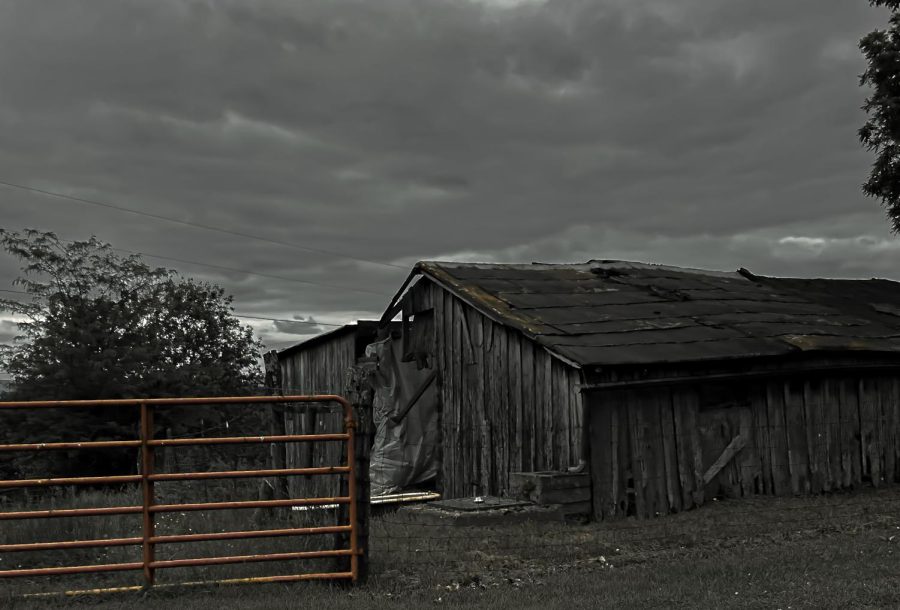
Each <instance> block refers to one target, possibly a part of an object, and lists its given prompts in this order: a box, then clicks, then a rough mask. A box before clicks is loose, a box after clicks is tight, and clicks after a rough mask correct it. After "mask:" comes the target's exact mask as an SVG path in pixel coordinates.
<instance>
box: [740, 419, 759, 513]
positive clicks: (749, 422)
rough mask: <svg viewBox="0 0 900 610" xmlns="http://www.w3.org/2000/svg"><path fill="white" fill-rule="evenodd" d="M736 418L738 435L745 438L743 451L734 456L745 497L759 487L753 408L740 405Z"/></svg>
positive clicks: (742, 492)
mask: <svg viewBox="0 0 900 610" xmlns="http://www.w3.org/2000/svg"><path fill="white" fill-rule="evenodd" d="M738 418H739V421H740V435H741V436H743V437H744V438H745V439H746V440H747V444H746V445H745V446H744V449H743V451H741V452H740V454H738V455H737V456H736V457H735V463H736V464H737V465H738V475H739V477H740V486H741V494H742V495H743V496H744V497H746V496H750V495H752V494H754V493H756V490H757V488H761V487H762V484H761V481H760V459H759V452H758V451H757V449H756V428H755V427H754V423H753V409H752V408H751V407H741V408H740V410H739V414H738Z"/></svg>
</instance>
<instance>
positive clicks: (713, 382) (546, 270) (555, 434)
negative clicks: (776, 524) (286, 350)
mask: <svg viewBox="0 0 900 610" xmlns="http://www.w3.org/2000/svg"><path fill="white" fill-rule="evenodd" d="M397 315H400V316H401V317H402V322H401V329H402V330H401V332H400V333H399V335H400V337H398V338H397V339H394V340H393V341H394V342H395V343H398V344H399V345H398V346H397V348H396V349H395V350H393V352H392V353H396V354H399V355H400V357H401V360H403V361H405V362H407V363H415V367H414V368H415V369H416V370H417V371H418V374H419V375H420V378H421V383H422V384H427V383H432V381H431V380H433V383H434V384H436V386H437V387H436V400H437V403H438V406H439V408H438V409H437V412H438V413H437V420H436V424H435V425H436V426H437V428H438V430H439V433H438V435H436V437H435V441H434V442H435V443H436V447H435V451H434V452H432V454H431V457H432V459H433V460H434V461H435V462H436V464H435V469H434V470H435V472H436V485H437V488H438V489H439V490H440V491H441V492H442V493H443V495H444V497H460V496H471V495H476V494H477V495H498V496H502V495H506V494H508V493H509V492H510V478H511V477H510V473H517V472H538V471H566V470H569V469H574V470H576V471H584V472H589V473H590V481H591V485H590V486H591V492H590V499H591V500H592V502H591V505H592V511H593V514H594V516H595V517H597V518H606V517H610V516H617V515H626V514H637V515H639V516H652V515H656V514H664V513H667V512H673V511H680V510H685V509H688V508H691V507H693V506H696V505H699V504H702V503H703V502H704V501H707V500H709V499H710V498H712V497H716V496H722V495H727V496H743V495H751V494H775V495H782V494H804V493H819V492H822V491H831V490H837V489H847V488H852V487H855V486H859V485H861V484H863V483H871V484H873V485H881V484H887V483H891V482H895V481H897V480H898V478H900V464H898V460H900V380H898V378H897V372H898V371H900V284H898V283H895V282H889V281H886V280H799V279H783V278H770V277H759V276H755V275H753V274H752V273H750V272H748V271H746V270H741V271H739V272H734V273H730V272H713V271H703V270H693V269H683V268H675V267H665V266H658V265H646V264H641V263H629V262H622V261H590V262H588V263H585V264H577V265H544V264H532V265H503V264H467V263H441V262H422V263H419V264H417V265H416V266H415V268H414V269H413V272H412V273H411V274H410V276H409V278H408V279H407V281H406V282H405V283H404V285H403V286H402V287H401V289H400V291H399V292H398V294H397V296H396V297H395V298H394V300H393V301H392V302H391V304H390V306H389V307H388V309H387V311H386V312H385V315H384V317H383V323H387V322H388V321H390V320H392V319H394V318H395V317H396V316H397ZM384 341H387V342H390V341H392V339H391V338H390V337H388V338H386V339H384ZM313 366H316V367H323V366H327V363H326V362H325V361H323V360H319V361H316V363H315V364H314V365H313ZM341 366H343V364H341ZM283 368H284V366H283ZM423 371H425V372H427V371H431V372H433V373H434V375H430V376H428V375H425V373H424V372H423ZM285 383H286V384H287V378H286V379H285ZM291 383H293V384H298V383H302V382H299V381H296V380H295V381H293V382H291ZM301 387H302V386H301ZM323 389H328V390H329V391H335V390H336V386H332V387H330V388H323ZM413 395H415V392H413ZM408 403H409V401H408V400H405V401H404V404H403V405H402V408H405V409H409V404H408ZM396 406H397V408H398V409H399V408H401V406H399V403H398V405H396ZM388 425H390V423H389V424H388ZM404 438H405V439H406V440H407V442H410V441H414V440H415V439H413V438H412V437H411V436H409V435H407V436H405V437H404Z"/></svg>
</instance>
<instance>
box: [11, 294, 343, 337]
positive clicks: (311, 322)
mask: <svg viewBox="0 0 900 610" xmlns="http://www.w3.org/2000/svg"><path fill="white" fill-rule="evenodd" d="M0 292H11V293H13V294H31V293H30V292H25V291H24V290H4V289H0ZM23 305H24V303H23ZM231 315H233V316H234V317H235V318H246V319H248V320H265V321H268V322H288V323H290V324H312V325H314V326H332V327H334V328H340V327H342V326H345V325H344V324H333V323H330V322H316V321H315V320H289V319H288V318H268V317H265V316H250V315H245V314H240V313H233V314H231Z"/></svg>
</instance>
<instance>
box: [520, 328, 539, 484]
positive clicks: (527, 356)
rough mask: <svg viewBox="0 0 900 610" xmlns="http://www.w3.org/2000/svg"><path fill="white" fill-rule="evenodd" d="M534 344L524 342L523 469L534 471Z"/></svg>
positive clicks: (535, 433) (535, 434) (535, 435)
mask: <svg viewBox="0 0 900 610" xmlns="http://www.w3.org/2000/svg"><path fill="white" fill-rule="evenodd" d="M536 410H537V407H536V405H535V391H534V345H533V344H532V343H531V341H523V342H522V430H523V434H524V436H523V438H522V439H521V442H522V470H526V471H534V470H536V469H537V467H536V462H535V453H536V446H535V440H536V438H537V431H536V430H535V415H536Z"/></svg>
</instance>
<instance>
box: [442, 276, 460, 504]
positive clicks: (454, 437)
mask: <svg viewBox="0 0 900 610" xmlns="http://www.w3.org/2000/svg"><path fill="white" fill-rule="evenodd" d="M442 298H443V301H444V324H443V326H444V332H445V336H444V361H445V362H446V371H445V373H446V376H445V380H444V381H445V385H444V387H445V390H446V398H447V400H446V402H445V404H444V408H445V414H446V417H444V422H443V423H444V438H445V439H447V440H448V442H447V461H446V465H447V467H448V468H447V470H446V471H445V473H446V479H447V483H448V491H449V493H450V494H451V495H452V496H454V497H455V496H460V495H463V489H462V481H460V478H459V470H458V467H459V440H460V431H459V426H458V423H457V418H458V417H459V401H458V396H457V384H458V379H457V376H456V369H457V368H458V366H459V364H458V361H457V359H456V356H455V354H454V352H453V336H454V334H456V333H457V329H456V325H455V321H454V320H455V316H454V311H453V296H452V295H451V294H450V293H448V292H444V293H443V294H442Z"/></svg>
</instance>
